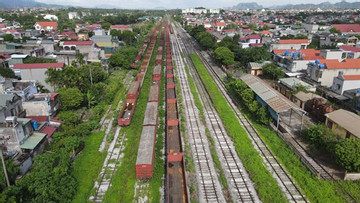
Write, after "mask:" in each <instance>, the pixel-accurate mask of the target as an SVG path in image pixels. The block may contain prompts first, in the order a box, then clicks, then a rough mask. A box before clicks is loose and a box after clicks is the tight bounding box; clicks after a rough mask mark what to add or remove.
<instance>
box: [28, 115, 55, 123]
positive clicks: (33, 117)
mask: <svg viewBox="0 0 360 203" xmlns="http://www.w3.org/2000/svg"><path fill="white" fill-rule="evenodd" d="M26 118H30V119H31V120H33V121H37V122H45V121H47V120H48V119H49V117H48V116H26Z"/></svg>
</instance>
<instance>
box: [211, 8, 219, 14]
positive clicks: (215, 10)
mask: <svg viewBox="0 0 360 203" xmlns="http://www.w3.org/2000/svg"><path fill="white" fill-rule="evenodd" d="M209 13H213V14H219V13H220V9H217V8H214V9H212V8H210V9H209Z"/></svg>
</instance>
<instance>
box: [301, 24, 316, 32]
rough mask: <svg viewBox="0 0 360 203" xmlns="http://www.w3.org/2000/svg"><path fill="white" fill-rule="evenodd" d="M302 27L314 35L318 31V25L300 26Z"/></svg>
mask: <svg viewBox="0 0 360 203" xmlns="http://www.w3.org/2000/svg"><path fill="white" fill-rule="evenodd" d="M302 27H304V29H305V30H306V31H307V32H309V33H315V32H317V31H318V29H319V25H316V24H302Z"/></svg>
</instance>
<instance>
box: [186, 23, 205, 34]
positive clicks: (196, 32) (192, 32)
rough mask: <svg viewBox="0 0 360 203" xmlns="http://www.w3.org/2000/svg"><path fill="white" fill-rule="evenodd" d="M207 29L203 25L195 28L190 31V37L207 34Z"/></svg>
mask: <svg viewBox="0 0 360 203" xmlns="http://www.w3.org/2000/svg"><path fill="white" fill-rule="evenodd" d="M205 31H206V29H205V27H204V26H203V25H199V26H195V27H193V28H192V29H191V30H190V35H191V36H193V37H195V36H196V35H197V34H198V33H200V32H205Z"/></svg>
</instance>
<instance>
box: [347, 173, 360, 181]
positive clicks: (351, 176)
mask: <svg viewBox="0 0 360 203" xmlns="http://www.w3.org/2000/svg"><path fill="white" fill-rule="evenodd" d="M344 180H360V173H345V177H344Z"/></svg>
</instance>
